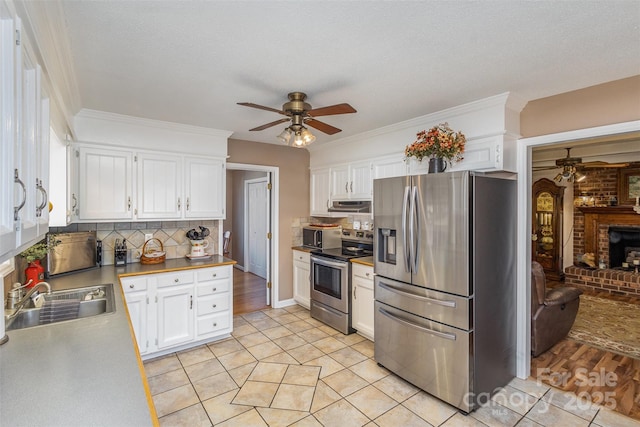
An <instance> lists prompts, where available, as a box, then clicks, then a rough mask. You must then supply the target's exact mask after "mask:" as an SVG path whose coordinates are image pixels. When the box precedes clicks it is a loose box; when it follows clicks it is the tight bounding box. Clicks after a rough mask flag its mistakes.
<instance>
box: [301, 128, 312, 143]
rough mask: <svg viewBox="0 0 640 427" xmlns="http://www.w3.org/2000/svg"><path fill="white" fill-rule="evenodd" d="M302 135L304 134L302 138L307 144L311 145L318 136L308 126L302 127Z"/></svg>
mask: <svg viewBox="0 0 640 427" xmlns="http://www.w3.org/2000/svg"><path fill="white" fill-rule="evenodd" d="M300 136H302V140H303V141H304V144H305V145H309V144H311V143H312V142H313V141H315V140H316V137H315V136H313V134H312V133H311V132H309V129H307V128H302V133H301V134H300Z"/></svg>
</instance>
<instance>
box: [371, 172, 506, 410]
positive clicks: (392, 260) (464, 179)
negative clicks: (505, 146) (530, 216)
mask: <svg viewBox="0 0 640 427" xmlns="http://www.w3.org/2000/svg"><path fill="white" fill-rule="evenodd" d="M373 188H374V193H373V197H374V198H373V200H374V224H375V241H374V270H375V273H376V276H375V318H374V322H375V329H374V338H375V360H376V361H377V362H378V363H379V364H381V365H382V366H384V367H385V368H387V369H389V370H390V371H392V372H394V373H396V374H397V375H398V376H400V377H402V378H404V379H405V380H407V381H409V382H410V383H412V384H414V385H416V386H418V387H420V388H421V389H423V390H425V391H426V392H428V393H430V394H432V395H434V396H436V397H438V398H440V399H441V400H444V401H445V402H448V403H450V404H451V405H453V406H455V407H457V408H459V409H461V410H462V411H464V412H471V411H472V410H474V409H475V408H476V407H477V406H478V403H480V404H481V403H484V402H486V401H487V400H488V398H489V396H490V395H491V394H493V393H494V392H495V391H496V389H497V388H499V387H502V386H504V385H506V384H507V383H508V382H509V381H510V380H511V379H512V378H513V377H514V376H515V365H516V329H515V326H516V316H515V308H516V279H515V277H516V276H515V270H516V260H515V248H516V208H517V207H516V182H515V181H514V180H510V179H503V178H497V177H492V176H486V175H482V174H476V173H473V172H468V171H465V172H451V173H438V174H428V175H416V176H406V177H397V178H385V179H377V180H375V181H374V185H373Z"/></svg>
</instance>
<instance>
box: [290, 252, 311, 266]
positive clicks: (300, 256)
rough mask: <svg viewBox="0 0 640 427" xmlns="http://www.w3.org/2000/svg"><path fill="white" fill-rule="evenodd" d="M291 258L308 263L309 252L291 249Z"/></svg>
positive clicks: (309, 258)
mask: <svg viewBox="0 0 640 427" xmlns="http://www.w3.org/2000/svg"><path fill="white" fill-rule="evenodd" d="M293 260H294V261H299V262H304V263H307V264H308V263H310V262H311V254H310V253H309V252H303V251H293Z"/></svg>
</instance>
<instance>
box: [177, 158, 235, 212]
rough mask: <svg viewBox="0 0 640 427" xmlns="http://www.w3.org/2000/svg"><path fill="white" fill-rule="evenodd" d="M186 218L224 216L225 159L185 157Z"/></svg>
mask: <svg viewBox="0 0 640 427" xmlns="http://www.w3.org/2000/svg"><path fill="white" fill-rule="evenodd" d="M184 164H185V176H186V186H185V205H184V209H185V210H184V216H185V218H221V219H223V218H224V215H225V210H224V206H225V188H226V173H225V162H224V160H223V159H207V158H196V157H187V158H185V162H184Z"/></svg>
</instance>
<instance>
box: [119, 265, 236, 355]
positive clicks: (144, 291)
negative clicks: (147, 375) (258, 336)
mask: <svg viewBox="0 0 640 427" xmlns="http://www.w3.org/2000/svg"><path fill="white" fill-rule="evenodd" d="M232 282H233V270H232V266H231V265H223V266H219V267H203V268H199V269H190V270H181V271H175V272H169V273H156V274H147V275H140V276H131V277H123V278H121V279H120V283H121V285H122V290H123V292H124V295H125V301H126V304H127V310H128V312H129V318H130V321H131V326H132V327H133V330H134V333H135V336H136V342H137V343H138V349H139V350H140V355H142V356H146V357H152V356H153V357H155V356H159V355H162V354H166V353H169V352H173V351H176V350H181V349H185V348H189V347H193V346H196V345H199V344H200V343H201V341H202V340H210V339H212V338H213V339H215V338H218V337H220V338H222V337H224V336H228V335H229V334H230V333H231V331H232V329H233V327H232V325H233V302H232V301H233V295H232V286H231V283H232Z"/></svg>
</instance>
